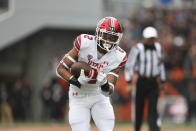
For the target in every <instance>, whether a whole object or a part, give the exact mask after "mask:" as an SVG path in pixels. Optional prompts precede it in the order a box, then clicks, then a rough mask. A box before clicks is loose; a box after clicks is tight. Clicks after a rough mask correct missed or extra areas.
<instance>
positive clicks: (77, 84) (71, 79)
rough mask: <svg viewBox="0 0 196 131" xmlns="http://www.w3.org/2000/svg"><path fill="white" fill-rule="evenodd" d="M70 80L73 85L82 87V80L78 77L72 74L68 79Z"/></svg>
mask: <svg viewBox="0 0 196 131" xmlns="http://www.w3.org/2000/svg"><path fill="white" fill-rule="evenodd" d="M68 82H69V83H70V84H72V85H75V86H77V87H78V88H80V87H81V84H80V82H79V81H78V79H77V78H76V77H74V76H71V78H70V79H69V80H68Z"/></svg>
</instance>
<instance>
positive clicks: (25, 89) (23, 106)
mask: <svg viewBox="0 0 196 131" xmlns="http://www.w3.org/2000/svg"><path fill="white" fill-rule="evenodd" d="M31 93H32V92H31V88H30V85H29V83H28V81H27V79H26V78H25V77H24V78H22V79H18V80H17V81H16V83H15V85H14V89H13V94H12V95H13V96H12V97H13V98H12V106H13V113H14V119H16V120H26V119H27V118H28V117H29V116H28V115H29V113H30V112H31V111H30V109H31V103H30V102H31Z"/></svg>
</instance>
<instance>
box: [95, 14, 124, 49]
mask: <svg viewBox="0 0 196 131" xmlns="http://www.w3.org/2000/svg"><path fill="white" fill-rule="evenodd" d="M121 38H122V28H121V25H120V23H119V21H118V20H117V19H116V18H114V17H105V18H103V19H101V20H100V21H99V22H98V24H97V28H96V39H97V44H98V46H99V47H100V48H102V49H103V50H106V51H107V52H109V51H111V50H112V49H114V48H115V47H116V46H117V45H118V44H119V42H120V40H121Z"/></svg>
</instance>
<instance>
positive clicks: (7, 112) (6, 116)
mask: <svg viewBox="0 0 196 131" xmlns="http://www.w3.org/2000/svg"><path fill="white" fill-rule="evenodd" d="M7 99H8V94H7V90H6V85H5V84H4V83H0V116H1V122H2V123H12V122H13V116H12V108H11V106H10V104H9V103H8V101H7Z"/></svg>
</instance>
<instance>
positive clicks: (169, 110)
mask: <svg viewBox="0 0 196 131" xmlns="http://www.w3.org/2000/svg"><path fill="white" fill-rule="evenodd" d="M105 16H114V17H116V18H118V19H119V21H120V22H121V24H122V25H123V27H124V36H123V39H122V41H121V43H120V47H122V48H123V49H124V50H125V51H126V52H127V53H129V51H130V49H131V48H132V46H133V45H135V44H136V43H137V42H138V41H140V40H141V38H142V35H141V32H142V30H143V29H144V28H145V27H146V26H155V27H156V28H157V30H158V31H159V42H160V43H161V44H162V46H163V48H164V55H165V59H164V61H165V66H166V71H167V82H166V86H165V90H162V91H161V92H160V98H159V106H158V108H159V113H160V116H161V118H162V121H163V123H164V122H165V123H168V122H169V123H170V122H171V123H177V124H191V123H193V124H194V123H196V0H41V1H40V0H0V121H1V122H0V123H16V122H34V121H41V122H48V121H52V122H60V121H63V122H67V123H68V116H67V112H68V90H69V89H68V86H69V85H68V83H67V82H65V81H63V80H61V79H59V78H57V77H56V74H55V69H56V66H57V64H58V62H59V61H60V60H61V58H62V57H63V55H64V54H65V53H66V52H67V51H68V50H70V49H71V48H72V44H73V40H74V39H75V37H76V36H77V35H79V34H81V33H88V34H94V33H95V28H96V23H97V21H98V20H100V19H101V18H103V17H105ZM125 87H126V82H125V79H124V70H122V71H121V72H120V76H119V79H118V82H117V85H116V87H115V92H114V94H113V95H112V96H111V102H112V104H113V106H114V110H115V115H116V122H131V120H132V119H131V117H132V112H131V105H132V99H131V96H130V94H128V93H127V92H126V88H125ZM147 106H148V105H147ZM147 106H146V107H147ZM146 107H145V108H146ZM146 117H147V110H146V109H145V113H144V119H146Z"/></svg>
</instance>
